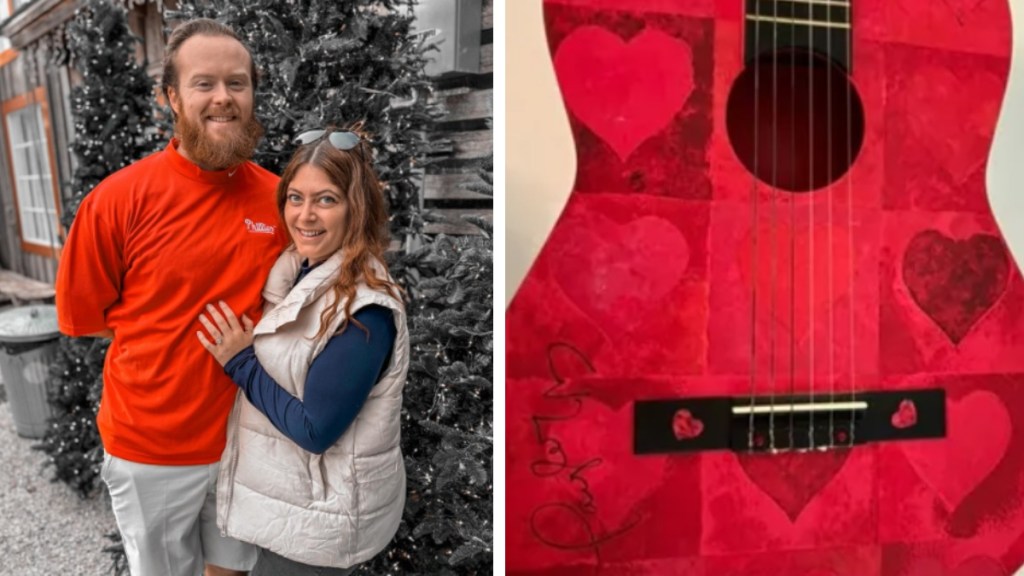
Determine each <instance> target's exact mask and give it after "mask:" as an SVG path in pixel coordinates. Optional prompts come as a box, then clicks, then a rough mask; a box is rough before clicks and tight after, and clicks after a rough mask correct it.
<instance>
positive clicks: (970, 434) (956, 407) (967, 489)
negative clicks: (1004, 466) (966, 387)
mask: <svg viewBox="0 0 1024 576" xmlns="http://www.w3.org/2000/svg"><path fill="white" fill-rule="evenodd" d="M946 404H947V410H946V422H947V428H946V438H944V439H942V440H919V441H914V442H906V443H904V444H903V445H902V448H903V453H904V455H906V457H907V460H908V461H909V462H910V465H911V466H913V468H914V470H915V471H916V472H917V475H918V477H920V478H921V480H923V481H924V482H926V483H927V484H928V485H929V486H931V487H932V489H933V490H935V492H936V493H937V494H938V496H939V498H940V499H941V500H942V502H943V503H944V504H945V505H946V509H947V510H948V511H950V512H953V511H954V510H955V509H956V508H957V506H959V505H960V502H961V501H963V499H964V498H966V497H967V495H968V494H970V493H971V492H973V491H974V489H975V488H977V487H978V485H979V484H981V482H982V481H983V480H984V479H985V478H987V477H988V475H989V474H991V473H992V470H994V469H995V467H996V466H997V465H998V464H999V462H1000V461H1001V460H1002V459H1003V456H1004V455H1005V454H1006V449H1007V448H1008V447H1009V446H1010V433H1011V427H1012V425H1011V423H1010V415H1009V414H1008V413H1007V411H1006V405H1005V404H1003V401H1002V400H1000V398H999V397H998V396H996V395H995V394H993V393H992V392H988V391H977V392H971V393H970V394H968V395H967V396H964V397H963V398H961V399H960V400H958V401H950V400H948V399H947V400H946Z"/></svg>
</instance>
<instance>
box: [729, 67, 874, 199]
mask: <svg viewBox="0 0 1024 576" xmlns="http://www.w3.org/2000/svg"><path fill="white" fill-rule="evenodd" d="M755 70H756V72H755ZM755 80H756V82H755ZM755 103H756V108H755ZM726 129H727V130H728V133H729V140H730V141H731V143H732V147H733V150H734V151H735V152H736V155H737V156H738V157H739V159H740V162H742V163H743V165H744V166H745V167H746V168H747V170H749V171H750V172H751V173H752V174H754V176H756V177H757V178H758V179H759V180H761V181H762V182H765V183H767V184H769V185H772V186H774V187H776V188H780V189H783V190H787V191H790V192H809V191H812V190H816V189H819V188H822V187H825V186H827V185H829V184H831V183H833V182H835V181H836V180H838V179H839V178H840V177H842V176H843V174H845V173H846V171H847V170H849V168H850V166H851V165H852V164H853V161H854V160H855V159H856V158H857V153H858V152H859V151H860V147H861V144H862V143H863V142H864V108H863V105H862V103H861V100H860V96H858V94H857V90H856V88H855V87H854V86H853V84H852V83H851V82H850V80H849V78H848V77H847V75H846V73H845V72H844V71H843V70H842V69H841V68H840V67H838V66H836V65H835V64H833V63H832V62H831V61H829V60H826V59H824V58H819V57H815V58H813V59H811V60H810V61H808V55H807V52H802V53H801V52H794V53H790V52H786V53H778V55H777V56H776V57H774V58H773V57H771V56H768V57H766V58H762V59H761V61H759V62H758V63H757V64H756V66H755V64H754V63H751V64H749V65H748V66H747V68H746V69H745V70H744V71H743V73H741V74H740V75H739V77H738V78H737V79H736V82H735V83H734V84H733V87H732V91H731V92H730V93H729V100H728V103H727V108H726ZM755 134H756V140H755Z"/></svg>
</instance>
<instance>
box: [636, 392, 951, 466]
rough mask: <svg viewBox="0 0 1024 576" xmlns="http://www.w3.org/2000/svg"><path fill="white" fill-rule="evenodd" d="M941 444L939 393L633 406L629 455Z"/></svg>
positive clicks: (705, 400)
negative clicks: (904, 442)
mask: <svg viewBox="0 0 1024 576" xmlns="http://www.w3.org/2000/svg"><path fill="white" fill-rule="evenodd" d="M945 436H946V391H945V390H943V389H941V388H930V389H921V390H898V391H865V392H857V393H856V394H835V395H832V394H818V395H816V396H814V397H813V398H812V397H810V396H775V397H774V398H771V397H768V396H755V397H754V398H753V402H751V398H750V397H749V396H747V397H743V396H734V397H727V396H718V397H695V398H671V399H659V400H638V401H636V403H635V404H634V408H633V451H634V452H635V453H636V454H664V453H672V452H701V451H710V450H732V451H735V452H772V451H788V450H810V449H827V448H844V447H852V446H855V445H857V444H865V443H868V442H892V441H900V440H920V439H927V438H943V437H945Z"/></svg>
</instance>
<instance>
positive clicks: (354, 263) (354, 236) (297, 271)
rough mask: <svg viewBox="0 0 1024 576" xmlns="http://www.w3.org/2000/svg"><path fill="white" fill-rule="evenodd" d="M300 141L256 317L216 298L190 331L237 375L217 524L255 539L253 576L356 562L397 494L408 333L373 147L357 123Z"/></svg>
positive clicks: (281, 197)
mask: <svg viewBox="0 0 1024 576" xmlns="http://www.w3.org/2000/svg"><path fill="white" fill-rule="evenodd" d="M298 141H299V143H300V144H302V146H301V147H300V148H299V149H298V150H297V151H296V153H295V155H294V156H293V157H292V160H291V162H290V163H289V164H288V166H287V167H286V168H285V170H284V174H283V175H282V177H281V183H280V185H279V186H278V189H277V204H278V208H279V210H280V212H281V221H282V222H283V223H284V225H285V226H286V227H287V229H288V232H289V234H290V235H291V238H292V241H293V245H292V246H291V247H289V248H288V249H286V250H285V251H284V253H283V254H281V257H280V258H279V259H278V261H277V263H276V264H275V265H274V267H273V269H272V270H271V272H270V276H269V278H268V279H267V283H266V286H265V288H264V290H263V296H264V298H265V299H266V307H265V309H264V313H263V318H262V319H261V320H260V321H259V323H258V324H256V325H255V326H254V325H253V322H252V321H251V320H250V319H249V318H247V317H245V316H243V317H242V318H241V319H238V318H236V316H235V314H234V313H233V312H232V310H231V309H230V308H229V307H228V306H227V305H226V304H223V303H211V304H210V305H209V306H207V312H206V314H203V315H202V316H201V317H200V321H201V322H202V324H203V326H204V327H205V328H206V331H207V333H208V334H203V333H199V334H197V336H198V339H199V341H200V342H201V343H202V345H203V346H204V347H205V348H206V349H207V350H209V351H210V353H211V354H213V355H214V357H216V359H217V360H218V361H219V362H220V363H221V365H223V366H224V370H225V371H226V372H227V373H228V374H229V375H230V376H231V378H232V380H234V381H235V383H237V384H238V386H239V388H240V390H239V399H238V401H237V402H236V404H235V409H234V411H233V413H232V414H231V419H230V421H229V425H228V439H227V448H225V450H224V455H223V458H222V460H221V471H220V478H219V481H218V486H217V517H218V522H217V523H218V525H219V526H220V528H221V530H222V531H223V533H224V534H226V535H229V536H231V537H234V538H237V539H239V540H243V541H246V542H252V543H253V544H256V545H257V546H258V547H259V560H258V561H257V564H256V567H255V568H254V570H253V571H252V573H251V574H252V576H261V575H263V576H266V575H274V576H289V575H300V574H301V575H305V574H322V575H342V574H349V573H350V572H351V571H352V570H353V569H354V567H355V566H356V565H358V564H360V563H362V562H366V561H367V560H369V559H370V558H372V557H373V556H374V555H376V554H377V553H378V552H380V551H381V550H382V549H384V548H385V546H387V544H388V543H389V542H390V541H391V539H392V538H393V537H394V535H395V532H396V531H397V529H398V524H399V521H400V520H401V517H402V510H403V508H404V503H405V468H404V466H403V463H402V452H401V449H400V447H399V429H400V415H401V410H402V388H403V386H404V384H405V376H406V372H407V371H408V367H409V334H408V330H407V326H406V316H405V308H404V306H403V304H402V298H401V290H400V288H399V287H398V286H397V285H396V284H395V283H394V282H393V281H392V280H391V277H390V276H389V275H388V272H387V268H386V266H385V265H384V259H383V257H384V251H385V249H386V247H387V243H388V240H387V237H388V236H387V227H388V216H387V208H386V205H385V198H384V194H383V190H382V187H381V184H380V182H379V180H378V179H377V176H376V174H375V172H374V170H373V167H372V150H371V148H370V146H369V143H368V142H367V140H366V138H365V137H364V135H362V134H361V133H359V132H350V131H331V130H315V131H312V132H307V133H305V134H302V135H301V136H299V138H298ZM246 233H253V232H251V231H250V232H246ZM256 233H258V232H256ZM238 265H240V266H244V265H245V262H244V261H241V262H239V263H238ZM243 396H244V397H243Z"/></svg>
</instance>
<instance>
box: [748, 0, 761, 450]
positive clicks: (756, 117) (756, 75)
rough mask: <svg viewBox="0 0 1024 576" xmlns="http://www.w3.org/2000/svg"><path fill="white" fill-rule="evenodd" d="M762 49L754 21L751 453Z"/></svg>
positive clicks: (750, 439)
mask: <svg viewBox="0 0 1024 576" xmlns="http://www.w3.org/2000/svg"><path fill="white" fill-rule="evenodd" d="M754 6H755V12H756V11H757V8H756V7H757V4H756V3H755V5H754ZM760 47H761V25H760V22H759V21H757V20H755V21H754V50H753V56H754V97H753V98H752V99H751V100H752V101H753V103H754V177H753V178H752V179H751V194H750V196H751V200H752V201H753V210H752V212H753V217H752V223H751V229H750V230H751V232H750V237H751V245H752V248H751V250H752V252H751V256H752V257H751V260H752V263H751V267H752V268H753V275H752V276H751V277H752V278H753V280H752V281H751V283H750V293H751V298H750V415H749V419H748V421H747V451H748V452H753V451H754V399H755V397H756V395H757V278H758V255H757V251H758V242H757V236H758V234H757V223H758V194H759V193H760V190H758V180H757V175H758V165H759V162H758V141H759V139H760V130H759V129H758V126H759V120H760V114H759V113H758V106H757V101H758V96H759V95H760V94H761V76H760V64H759V58H758V51H759V50H760Z"/></svg>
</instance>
